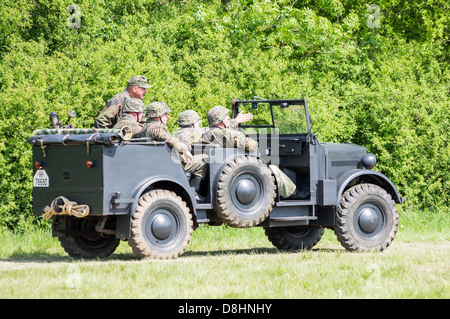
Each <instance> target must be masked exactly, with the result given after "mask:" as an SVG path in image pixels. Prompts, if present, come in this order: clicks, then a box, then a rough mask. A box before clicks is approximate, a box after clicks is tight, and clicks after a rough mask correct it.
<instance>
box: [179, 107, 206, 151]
mask: <svg viewBox="0 0 450 319" xmlns="http://www.w3.org/2000/svg"><path fill="white" fill-rule="evenodd" d="M177 123H178V125H179V126H180V129H179V130H178V131H176V132H175V137H176V138H178V139H179V140H180V141H181V142H183V143H184V144H185V145H186V146H187V147H188V149H189V150H190V151H192V144H194V143H201V142H202V134H203V133H205V132H206V130H207V128H203V127H202V124H201V121H200V116H199V115H198V114H197V112H195V111H194V110H187V111H184V112H181V113H180V115H179V116H178V121H177Z"/></svg>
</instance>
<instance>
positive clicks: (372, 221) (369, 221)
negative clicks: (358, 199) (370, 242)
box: [358, 208, 380, 233]
mask: <svg viewBox="0 0 450 319" xmlns="http://www.w3.org/2000/svg"><path fill="white" fill-rule="evenodd" d="M379 223H380V220H379V216H378V214H377V212H376V211H375V210H374V209H373V208H364V209H363V210H362V211H361V213H360V214H359V218H358V224H359V227H360V228H361V230H362V231H364V232H366V233H373V232H374V231H375V230H376V229H377V227H378V225H379Z"/></svg>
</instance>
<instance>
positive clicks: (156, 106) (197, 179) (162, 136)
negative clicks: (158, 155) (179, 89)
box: [135, 102, 208, 200]
mask: <svg viewBox="0 0 450 319" xmlns="http://www.w3.org/2000/svg"><path fill="white" fill-rule="evenodd" d="M170 112H171V110H170V109H169V107H168V106H167V104H166V103H164V102H153V103H150V104H149V105H147V112H146V115H145V117H146V118H147V123H146V124H145V125H144V127H143V128H142V130H141V131H140V132H139V133H137V134H136V135H135V137H150V138H151V139H152V140H154V141H160V142H166V143H167V144H168V145H169V146H171V147H172V148H173V151H174V152H175V153H176V154H178V155H179V157H180V158H181V165H182V166H183V168H184V169H185V170H186V171H187V172H189V173H191V176H192V177H191V179H190V181H189V184H190V185H191V187H194V188H195V191H196V193H197V199H198V200H203V198H202V197H201V196H200V194H199V193H198V192H199V190H200V186H201V182H202V180H204V179H205V177H206V175H207V173H208V164H207V161H206V159H205V158H204V157H202V156H201V155H196V156H193V155H192V154H191V152H190V151H189V149H188V147H187V146H186V145H185V144H184V143H183V142H181V141H180V140H179V139H178V138H176V137H174V136H173V135H172V134H171V133H170V132H169V129H168V128H167V126H166V123H167V120H168V118H169V113H170Z"/></svg>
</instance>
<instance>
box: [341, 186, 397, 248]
mask: <svg viewBox="0 0 450 319" xmlns="http://www.w3.org/2000/svg"><path fill="white" fill-rule="evenodd" d="M397 229H398V213H397V207H395V203H394V201H393V200H392V197H391V195H389V194H388V193H387V192H386V191H385V190H384V189H382V188H381V187H379V186H377V185H373V184H359V185H356V186H353V187H352V188H350V189H348V190H347V191H346V192H345V193H344V194H343V195H342V198H341V201H340V204H339V206H338V208H337V210H336V224H335V226H334V232H335V234H336V236H337V239H338V240H339V242H340V243H341V245H342V246H343V247H345V249H347V250H349V251H383V250H385V249H386V248H387V247H388V246H389V245H390V244H391V243H392V241H393V240H394V238H395V234H396V232H397Z"/></svg>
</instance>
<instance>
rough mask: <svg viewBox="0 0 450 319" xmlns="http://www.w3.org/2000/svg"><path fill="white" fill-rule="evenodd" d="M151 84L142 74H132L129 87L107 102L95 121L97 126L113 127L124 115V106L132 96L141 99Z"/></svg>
mask: <svg viewBox="0 0 450 319" xmlns="http://www.w3.org/2000/svg"><path fill="white" fill-rule="evenodd" d="M150 87H151V86H150V85H149V84H148V83H147V78H146V77H145V76H142V75H135V76H132V77H131V78H130V79H129V80H128V81H127V88H126V89H125V90H123V91H122V92H120V93H119V94H117V95H115V96H114V97H112V98H111V99H109V100H108V102H106V105H105V107H104V108H103V110H102V111H101V112H100V115H99V116H98V117H97V120H96V121H95V127H96V128H112V127H113V126H114V125H115V124H116V123H117V121H118V120H120V117H121V116H122V107H123V105H124V104H125V102H126V101H127V100H128V99H130V98H137V99H141V100H142V98H143V97H144V95H145V93H147V89H148V88H150Z"/></svg>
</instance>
